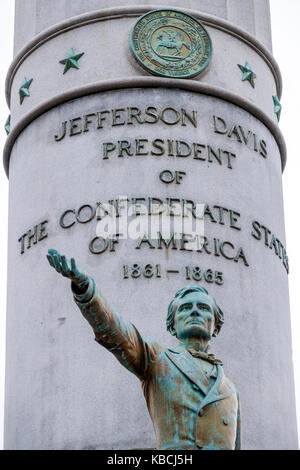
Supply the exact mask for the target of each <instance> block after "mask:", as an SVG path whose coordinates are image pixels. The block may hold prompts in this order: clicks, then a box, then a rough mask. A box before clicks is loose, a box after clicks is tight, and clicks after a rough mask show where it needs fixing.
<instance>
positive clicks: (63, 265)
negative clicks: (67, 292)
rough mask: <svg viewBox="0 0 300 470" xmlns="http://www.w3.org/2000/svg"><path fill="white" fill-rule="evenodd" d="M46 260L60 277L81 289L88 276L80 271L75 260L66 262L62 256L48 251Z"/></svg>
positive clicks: (54, 251)
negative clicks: (65, 278) (67, 279)
mask: <svg viewBox="0 0 300 470" xmlns="http://www.w3.org/2000/svg"><path fill="white" fill-rule="evenodd" d="M47 259H48V261H49V264H50V266H52V267H53V268H54V269H56V271H57V272H58V273H60V274H61V275H62V276H64V277H67V278H69V279H70V280H71V281H73V282H74V283H75V284H77V286H78V287H83V286H84V285H85V284H86V283H87V281H88V276H87V275H86V273H85V272H83V271H80V270H79V269H78V267H77V265H76V262H75V259H74V258H71V260H67V258H66V257H65V256H63V255H60V254H59V253H58V251H56V250H52V249H50V250H48V254H47Z"/></svg>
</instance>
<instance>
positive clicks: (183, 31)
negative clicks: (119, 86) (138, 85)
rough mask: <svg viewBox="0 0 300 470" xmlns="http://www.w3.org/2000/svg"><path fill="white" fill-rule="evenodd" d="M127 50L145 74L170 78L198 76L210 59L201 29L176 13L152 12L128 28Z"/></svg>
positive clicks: (208, 44)
mask: <svg viewBox="0 0 300 470" xmlns="http://www.w3.org/2000/svg"><path fill="white" fill-rule="evenodd" d="M130 48H131V51H132V52H133V54H134V57H135V58H136V60H137V61H138V62H139V64H140V65H141V66H142V67H144V68H145V69H146V70H147V71H148V72H150V73H152V74H154V75H160V76H163V77H170V78H191V77H194V76H195V75H198V74H199V73H200V72H202V71H203V70H204V69H205V68H206V67H207V65H208V64H209V62H210V60H211V56H212V43H211V39H210V37H209V35H208V33H207V31H206V29H205V28H204V26H203V25H202V24H201V23H200V22H199V21H198V20H197V19H196V18H194V17H193V16H191V15H188V14H186V13H183V12H181V11H178V10H167V9H161V10H153V11H150V12H149V13H146V14H145V15H143V16H141V17H140V18H139V19H138V20H137V21H136V23H135V24H134V26H133V28H132V31H131V34H130Z"/></svg>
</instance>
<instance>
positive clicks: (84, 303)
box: [47, 249, 149, 378]
mask: <svg viewBox="0 0 300 470" xmlns="http://www.w3.org/2000/svg"><path fill="white" fill-rule="evenodd" d="M47 259H48V261H49V264H50V265H51V266H52V267H53V268H54V269H55V270H56V271H57V272H58V273H59V274H61V275H62V276H64V277H66V278H68V279H70V280H71V281H72V284H71V287H72V292H73V295H74V300H75V302H76V304H77V305H78V307H79V308H80V310H81V313H82V315H83V316H84V318H85V319H86V320H87V321H88V322H89V324H90V325H91V327H92V328H93V331H94V334H95V340H96V341H97V342H98V343H99V344H101V345H102V346H104V347H105V348H106V349H108V350H109V351H111V352H112V353H113V354H114V355H115V356H116V358H117V359H118V360H119V361H120V362H121V364H122V365H123V366H124V367H126V368H127V369H129V370H130V371H131V372H133V373H135V374H136V375H137V376H138V377H139V378H144V377H145V374H146V367H147V363H148V358H147V357H146V355H145V351H148V352H149V347H146V343H145V342H144V340H143V339H142V337H141V335H140V334H139V332H138V331H137V329H136V328H135V326H134V325H133V324H132V323H130V322H129V321H127V320H125V319H124V318H122V317H121V316H120V315H119V314H118V313H117V312H115V311H113V309H112V308H111V307H110V306H109V305H108V303H107V302H106V300H105V299H104V297H103V296H102V294H101V293H100V292H99V290H98V289H97V287H96V285H95V281H94V279H92V278H91V277H90V276H88V275H87V274H86V273H85V272H84V271H81V270H80V269H79V268H78V266H77V264H76V261H75V259H74V258H71V259H70V260H68V259H67V258H66V257H65V256H64V255H61V254H60V253H59V252H58V251H56V250H53V249H50V250H48V254H47Z"/></svg>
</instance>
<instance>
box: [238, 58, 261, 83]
mask: <svg viewBox="0 0 300 470" xmlns="http://www.w3.org/2000/svg"><path fill="white" fill-rule="evenodd" d="M237 65H238V67H239V68H240V69H241V71H242V72H243V76H242V81H243V82H244V81H245V80H248V82H249V83H250V84H251V86H252V87H253V88H255V83H254V80H255V78H256V75H255V73H254V72H253V70H252V69H251V66H250V64H249V62H246V63H245V65H241V64H237Z"/></svg>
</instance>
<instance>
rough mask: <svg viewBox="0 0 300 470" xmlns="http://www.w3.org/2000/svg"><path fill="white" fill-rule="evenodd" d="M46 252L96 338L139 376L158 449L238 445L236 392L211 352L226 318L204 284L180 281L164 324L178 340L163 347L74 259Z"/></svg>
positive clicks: (223, 448)
mask: <svg viewBox="0 0 300 470" xmlns="http://www.w3.org/2000/svg"><path fill="white" fill-rule="evenodd" d="M47 258H48V261H49V263H50V265H51V266H52V267H53V268H54V269H55V270H56V271H57V272H58V273H60V274H61V275H62V276H64V277H66V278H69V279H70V280H71V281H72V284H71V287H72V291H73V295H74V300H75V302H76V304H77V305H78V307H79V309H80V310H81V312H82V314H83V316H84V318H85V319H86V320H87V321H88V322H89V324H90V325H91V327H92V329H93V331H94V334H95V340H96V341H97V342H98V343H99V344H100V345H101V346H104V347H105V348H107V349H108V350H109V351H110V352H112V353H113V354H114V356H115V357H116V358H117V359H118V361H119V362H120V363H121V364H122V365H123V366H124V367H126V369H128V370H129V371H130V372H132V373H134V374H135V375H136V376H137V377H138V378H139V380H140V382H141V385H142V389H143V392H144V396H145V399H146V403H147V407H148V411H149V414H150V417H151V419H152V422H153V425H154V429H155V434H156V440H157V448H158V449H162V450H238V449H240V447H241V439H240V406H239V394H238V392H237V390H236V388H235V386H234V385H233V384H232V383H231V382H230V381H229V380H228V379H227V377H226V376H225V374H224V372H223V367H222V362H221V361H220V360H219V359H216V358H215V356H214V355H213V354H211V353H209V351H208V348H209V342H210V340H211V338H212V336H217V335H218V333H219V331H220V329H221V327H222V325H223V323H224V316H223V313H222V311H221V309H220V308H219V307H218V305H217V303H216V301H215V299H214V298H213V297H212V296H210V295H209V294H208V292H207V290H206V289H205V288H204V287H202V286H199V285H193V286H187V287H184V288H183V289H180V290H179V291H178V292H177V293H176V295H175V297H174V299H173V300H172V301H171V303H170V305H169V308H168V314H167V320H166V326H167V330H168V331H169V332H170V333H171V334H172V335H173V336H176V337H177V339H178V340H179V344H178V346H176V347H174V348H168V349H166V348H164V347H162V346H160V345H159V344H158V343H156V342H155V341H150V340H148V339H147V340H146V339H145V338H143V337H142V336H141V335H140V333H139V332H138V331H137V329H136V328H135V326H134V325H133V324H132V323H131V322H129V321H128V320H126V319H124V318H122V317H121V316H120V315H119V314H118V313H117V312H115V311H114V310H113V309H112V308H111V307H110V306H109V305H108V303H107V302H106V300H105V299H104V297H103V296H102V295H101V293H100V292H99V290H98V289H97V287H96V285H95V281H94V280H93V279H92V278H91V277H89V276H88V275H87V274H86V273H85V272H83V271H81V270H80V269H79V268H78V267H77V265H76V262H75V260H74V259H73V258H72V259H71V260H70V261H69V260H67V259H66V257H65V256H61V255H60V254H59V253H58V252H57V251H56V250H49V251H48V255H47Z"/></svg>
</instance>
